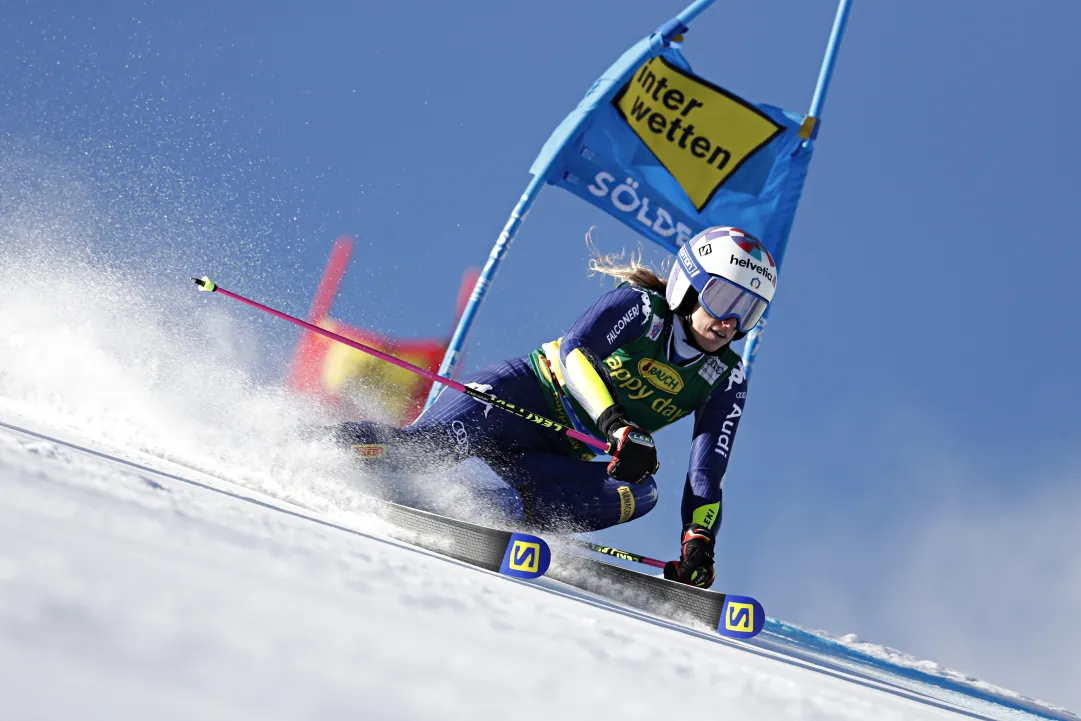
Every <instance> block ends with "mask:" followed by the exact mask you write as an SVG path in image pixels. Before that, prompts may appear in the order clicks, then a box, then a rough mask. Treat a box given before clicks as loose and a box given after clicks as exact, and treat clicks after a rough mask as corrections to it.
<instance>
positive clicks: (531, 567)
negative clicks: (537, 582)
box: [508, 541, 540, 573]
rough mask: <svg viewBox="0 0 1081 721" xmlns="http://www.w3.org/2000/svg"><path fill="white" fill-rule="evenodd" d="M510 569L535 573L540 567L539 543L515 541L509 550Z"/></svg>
mask: <svg viewBox="0 0 1081 721" xmlns="http://www.w3.org/2000/svg"><path fill="white" fill-rule="evenodd" d="M508 565H509V566H510V568H511V570H512V571H523V572H525V573H536V572H537V569H538V568H539V567H540V544H539V543H529V542H527V541H515V542H514V547H513V548H512V549H511V552H510V564H508Z"/></svg>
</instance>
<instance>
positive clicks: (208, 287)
mask: <svg viewBox="0 0 1081 721" xmlns="http://www.w3.org/2000/svg"><path fill="white" fill-rule="evenodd" d="M192 280H193V281H195V285H197V286H199V290H204V291H206V292H208V293H213V292H214V291H215V290H217V289H218V286H217V284H215V283H214V281H212V280H211V279H210V278H209V277H208V276H205V275H204V276H203V277H202V278H192Z"/></svg>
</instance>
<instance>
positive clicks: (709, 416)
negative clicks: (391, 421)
mask: <svg viewBox="0 0 1081 721" xmlns="http://www.w3.org/2000/svg"><path fill="white" fill-rule="evenodd" d="M643 293H644V291H643V290H642V289H640V288H637V287H635V286H626V285H624V286H621V287H620V288H617V289H615V290H613V291H610V292H608V293H605V294H604V295H603V296H601V298H600V299H599V300H598V301H597V302H596V303H595V304H594V305H593V306H592V307H591V308H590V309H589V310H588V311H586V313H585V314H583V315H582V316H581V317H580V318H579V319H578V320H577V321H576V322H575V323H574V324H573V325H572V326H571V328H570V330H569V331H568V332H567V333H566V334H565V335H564V336H563V338H562V340H561V342H560V354H561V356H562V357H564V358H565V357H566V356H567V354H569V353H571V352H573V351H574V350H575V349H582V350H583V351H588V353H589V356H591V357H592V358H605V357H607V356H609V354H611V353H612V352H613V351H615V350H616V349H617V348H619V347H621V346H625V345H626V344H629V343H632V342H634V341H636V340H638V339H639V338H641V337H642V336H643V335H644V334H645V333H655V332H657V329H656V328H652V327H651V326H650V325H649V324H648V323H620V322H619V320H620V319H621V318H625V317H627V316H628V314H630V313H633V314H638V313H639V312H640V309H641V307H642V297H643V295H642V294H643ZM632 308H636V309H639V310H633V311H632ZM676 322H680V320H679V319H678V318H675V319H672V321H671V322H669V323H667V324H666V325H665V326H664V332H665V333H667V334H668V335H669V336H671V335H672V333H673V332H674V329H673V327H672V325H673V323H676ZM665 347H666V348H668V351H667V353H666V360H667V361H669V362H670V363H673V364H675V363H677V362H678V361H677V360H676V359H675V357H674V355H673V353H674V350H673V349H674V345H673V340H672V338H671V337H669V338H668V339H667V341H666V345H665ZM684 362H687V361H686V359H684ZM595 366H596V372H597V374H598V375H600V376H601V377H602V378H603V379H604V380H605V382H610V379H609V378H607V373H606V370H605V367H604V364H603V363H597V364H595ZM463 382H464V383H466V384H467V385H470V386H472V387H474V388H476V389H478V390H481V391H483V392H486V393H490V394H491V395H493V396H495V397H497V398H500V399H502V400H506V401H509V402H511V403H513V404H515V405H517V406H519V407H521V408H526V409H528V410H532V411H534V412H536V413H539V414H541V415H548V413H547V409H548V408H549V400H548V398H547V397H546V390H545V388H544V386H542V384H541V382H540V379H539V378H538V376H537V373H536V372H535V371H534V368H533V366H532V365H531V363H530V360H529V359H528V358H527V357H523V358H515V359H513V360H508V361H503V362H501V363H497V364H495V365H493V366H490V367H488V368H485V369H483V370H480V371H477V372H475V373H473V374H470V375H469V376H467V377H466V378H465V379H464V380H463ZM576 395H577V394H576ZM746 395H747V382H746V377H745V374H744V372H743V368H742V364H740V366H739V367H738V368H736V369H735V370H734V371H733V372H732V373H731V375H730V376H729V377H728V379H727V382H724V381H722V382H721V383H720V384H719V385H717V386H715V387H714V389H713V390H712V392H711V393H710V394H709V396H708V397H707V398H706V399H705V400H704V401H703V402H702V403H701V405H699V407H698V408H696V409H695V410H694V430H693V433H692V440H691V455H690V460H689V464H688V471H687V474H686V478H685V482H684V488H683V503H682V507H681V511H682V516H683V522H684V523H688V522H691V521H692V520H693V521H694V522H696V523H700V524H703V525H706V526H708V527H710V528H712V529H714V530H715V529H716V528H717V527H718V526H719V525H720V519H721V498H722V486H723V480H724V475H725V471H726V470H727V467H728V459H729V457H730V452H731V448H732V443H733V441H734V439H735V434H736V430H737V426H738V422H739V417H740V416H741V415H742V408H743V403H744V399H745V398H746ZM734 407H735V408H734ZM567 410H569V408H568V409H567ZM733 410H735V413H733ZM632 420H634V419H633V418H632ZM338 433H339V437H340V438H341V439H342V440H344V441H345V442H348V443H351V444H354V445H362V444H387V445H388V446H390V447H391V448H392V449H394V448H395V447H400V448H403V449H407V451H406V452H407V453H408V454H409V457H410V460H411V462H415V459H416V457H417V455H423V457H424V459H426V460H430V461H431V462H432V463H444V464H445V463H448V462H449V463H455V462H458V461H462V460H465V459H466V458H469V457H478V458H480V459H482V460H483V461H484V462H486V463H487V464H488V465H489V466H490V467H491V468H492V470H494V471H495V472H496V473H497V474H499V476H500V477H501V478H503V479H504V480H505V481H506V482H507V483H508V484H509V485H510V486H512V487H513V488H514V489H515V490H516V491H517V492H518V493H519V495H520V496H521V498H522V505H523V508H524V511H525V519H524V520H525V521H526V523H527V524H529V525H530V526H533V527H537V528H558V529H561V530H576V531H589V530H599V529H602V528H607V527H610V526H613V525H616V524H617V523H623V522H626V521H630V520H633V519H635V518H639V517H641V516H643V515H645V514H646V513H648V512H649V511H650V510H652V509H653V507H654V506H655V505H656V503H657V484H656V481H655V479H654V478H653V477H650V478H648V479H647V480H646V481H644V482H643V483H639V484H627V483H624V482H620V481H616V480H613V479H612V478H610V477H609V476H608V473H607V463H605V462H598V461H588V460H582V459H581V457H580V455H579V454H578V453H576V451H575V450H574V449H573V448H572V445H571V443H570V442H569V441H568V439H567V438H566V436H564V435H562V434H559V433H554V432H552V431H551V430H550V429H546V428H544V427H542V426H538V425H537V424H536V423H533V422H531V421H528V420H525V419H524V418H520V417H518V416H516V415H514V414H512V413H507V412H505V411H502V410H500V409H498V408H493V407H491V406H490V405H488V404H485V403H482V402H480V401H477V400H474V399H473V398H470V397H469V396H467V395H465V394H462V393H457V392H455V391H453V390H449V389H444V391H443V392H442V393H441V394H440V395H439V397H438V398H437V399H436V401H435V403H433V404H432V405H431V406H430V407H429V408H428V409H427V410H425V411H424V412H423V413H422V414H421V415H420V417H419V418H417V419H416V421H414V422H413V423H412V424H410V425H408V426H406V427H404V428H400V429H397V428H391V427H388V426H384V425H380V424H376V423H372V422H368V421H358V422H350V423H345V424H342V426H340V428H339V431H338ZM391 453H393V450H392V451H391Z"/></svg>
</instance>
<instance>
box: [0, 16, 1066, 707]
mask: <svg viewBox="0 0 1081 721" xmlns="http://www.w3.org/2000/svg"><path fill="white" fill-rule="evenodd" d="M99 5H100V4H97V3H95V4H88V3H76V2H51V1H49V0H34V1H33V2H29V1H28V2H23V3H14V2H13V3H9V9H8V11H7V12H6V13H5V17H4V18H3V20H0V77H2V79H3V82H2V83H0V143H2V147H3V151H4V158H5V161H4V162H5V172H4V174H3V175H2V176H0V177H2V178H3V182H4V185H5V186H6V187H0V191H3V193H2V194H3V195H4V196H5V197H4V199H3V200H2V201H0V202H2V203H5V204H8V205H7V207H11V204H12V203H14V202H15V201H17V200H18V199H20V198H22V199H25V198H27V197H30V196H40V197H51V198H53V199H54V200H53V202H54V205H53V206H51V207H54V208H62V207H64V206H65V204H68V203H70V204H71V205H72V207H76V205H77V203H75V200H73V199H72V197H71V195H70V193H69V192H68V191H66V190H65V188H67V187H69V186H71V185H72V184H74V185H78V187H79V188H80V189H81V190H80V191H79V192H80V193H81V194H83V195H89V201H88V202H89V203H90V204H91V205H92V207H93V208H94V209H95V210H94V212H93V213H91V214H89V215H87V214H83V216H84V217H81V218H80V220H79V222H80V223H81V224H82V226H81V227H84V228H88V229H90V231H91V232H89V233H88V235H87V238H89V240H87V239H86V238H84V239H83V241H82V242H81V243H80V242H74V243H73V244H72V246H71V247H70V248H68V250H70V251H71V252H77V253H89V254H92V255H99V256H105V257H108V258H110V259H111V260H112V261H113V262H117V263H122V264H126V265H127V266H128V267H130V268H131V269H132V270H133V271H134V272H136V273H137V274H138V275H139V276H140V277H142V278H146V279H148V280H151V281H152V282H154V283H156V284H157V285H158V287H159V289H160V290H161V292H162V293H164V294H165V295H166V296H167V295H168V294H169V293H171V292H175V293H177V294H181V293H190V292H191V291H190V285H189V284H188V281H187V280H186V278H187V276H188V275H191V274H199V275H202V274H203V273H209V274H211V275H212V276H214V277H215V278H216V279H217V280H219V282H221V283H222V284H223V285H226V286H227V287H230V288H232V289H234V290H237V291H238V292H244V293H249V294H252V295H254V296H256V297H259V298H261V299H263V300H266V301H268V302H273V303H274V304H276V305H278V306H279V307H282V308H283V309H286V310H290V311H292V312H294V313H300V314H302V313H303V312H304V311H305V310H306V308H307V303H308V299H309V298H310V295H311V293H312V291H313V290H314V288H315V285H316V283H317V280H318V277H319V273H320V272H321V269H322V264H323V262H324V260H325V256H326V253H327V251H328V250H329V247H330V244H331V242H332V241H333V239H334V238H335V237H336V236H337V235H339V234H343V233H345V234H350V235H353V236H355V237H356V238H357V241H358V252H357V253H356V254H355V256H354V260H353V264H352V266H351V268H350V270H349V273H348V275H347V277H346V281H345V283H344V285H343V288H342V294H341V296H340V298H339V300H338V302H337V304H336V305H335V310H334V313H335V315H336V316H337V317H339V318H341V319H342V320H345V321H348V322H350V323H353V324H356V325H360V326H367V327H372V328H375V329H378V330H381V331H384V332H387V333H391V334H395V335H402V336H413V337H430V336H438V335H443V334H446V333H449V331H450V321H451V319H450V313H449V312H448V308H449V305H450V303H451V302H452V299H453V296H454V293H455V291H456V289H457V286H458V282H459V278H460V273H461V271H462V270H464V269H465V267H466V266H468V265H479V264H482V263H483V262H484V260H485V258H486V257H487V253H488V250H489V248H490V246H491V244H492V243H493V241H494V240H495V238H496V236H497V235H498V233H499V231H500V229H501V228H502V226H503V224H504V222H505V220H506V216H507V214H508V212H509V211H510V209H511V207H512V206H513V204H514V203H515V201H516V200H517V198H518V196H519V195H520V193H521V191H522V189H523V188H524V187H525V185H526V183H527V182H528V180H529V176H528V173H527V169H528V167H529V164H530V162H531V161H532V159H533V157H534V156H535V154H536V153H537V151H538V150H539V149H540V147H541V145H542V144H543V142H544V140H545V139H546V138H547V136H548V133H549V132H550V131H551V130H552V129H553V128H554V127H555V125H556V124H557V123H558V122H559V120H560V119H561V118H562V117H563V116H564V115H565V114H566V113H567V112H568V111H569V110H570V109H571V108H572V107H573V106H574V105H575V103H576V102H577V101H578V99H579V98H580V97H581V95H582V94H583V93H584V91H585V90H586V89H587V88H588V87H589V85H590V84H591V83H592V81H593V80H594V79H595V77H596V76H597V75H598V74H599V73H600V72H601V71H602V70H603V69H604V68H605V67H607V66H608V65H609V64H610V63H611V61H612V60H614V59H615V58H616V57H617V56H618V55H619V54H620V53H621V52H622V51H623V50H624V49H625V48H626V47H628V46H629V45H631V44H632V43H633V42H634V41H636V40H637V39H639V38H640V37H642V36H643V35H645V34H647V33H648V32H649V31H651V30H652V29H654V28H655V27H656V26H657V25H658V24H659V23H660V22H662V21H663V20H665V19H667V18H668V17H670V16H671V15H673V14H675V13H676V12H678V11H679V10H680V9H681V3H679V2H675V3H669V2H650V3H645V2H640V3H626V2H618V1H617V0H591V1H590V2H569V1H564V0H550V1H549V2H546V3H491V2H459V3H416V2H410V3H393V4H374V3H364V2H360V3H357V2H351V3H346V2H319V1H316V2H309V3H304V4H293V3H283V2H275V1H273V0H272V1H271V2H263V3H249V2H229V3H224V4H223V3H219V2H205V1H201V0H196V1H195V2H188V3H182V4H175V3H164V2H127V1H126V0H121V1H119V2H114V3H110V4H109V5H108V7H100V6H99ZM833 11H834V5H833V4H832V2H826V1H824V0H823V1H817V0H816V1H813V2H799V3H793V2H781V1H780V0H761V1H758V2H746V1H740V2H731V3H718V6H717V7H714V8H713V9H711V10H710V11H709V12H707V13H706V14H705V15H704V16H703V17H702V18H700V19H699V20H698V21H696V23H695V24H694V26H693V28H692V30H691V32H690V33H689V34H688V36H687V43H686V46H685V53H686V55H687V57H688V59H689V60H690V61H691V63H692V64H693V66H694V68H695V70H696V71H697V72H698V73H700V74H701V75H703V76H705V77H706V78H708V79H710V80H712V81H714V82H716V83H718V84H721V85H723V86H724V87H726V88H728V89H730V90H732V91H734V92H736V93H738V94H741V95H743V96H744V97H747V98H749V99H752V100H757V101H762V102H769V103H771V104H775V105H780V106H783V107H786V108H789V109H793V110H798V111H804V110H806V108H807V107H808V105H809V103H810V98H811V93H812V90H813V87H814V81H815V78H816V76H817V70H818V66H819V62H820V58H821V53H822V50H823V48H824V45H825V42H826V38H827V37H828V33H829V28H830V25H831V23H832V17H833ZM1078 22H1081V7H1078V6H1077V5H1076V4H1070V3H1007V2H992V3H983V4H979V5H975V4H966V3H953V4H942V3H931V2H908V3H875V2H866V3H859V2H857V3H856V7H855V8H854V10H853V12H852V17H851V21H850V27H849V32H848V34H847V36H846V38H845V42H844V45H843V47H842V50H841V58H840V63H839V66H838V70H837V73H836V76H835V79H834V84H833V87H832V89H831V93H830V97H829V100H828V103H827V106H826V112H825V116H824V120H823V126H822V129H821V133H820V136H819V143H818V147H817V151H816V157H815V161H814V163H813V164H812V167H811V173H810V177H809V180H808V183H807V187H806V190H805V192H804V196H803V201H802V204H801V207H800V210H799V213H798V215H797V218H796V223H795V227H794V229H793V233H792V238H791V243H790V245H789V249H788V254H787V256H786V259H785V265H784V269H783V273H782V274H781V278H780V285H779V289H780V290H779V293H778V295H777V299H776V303H775V308H774V310H773V314H772V321H771V325H770V330H769V333H768V335H767V336H766V337H765V340H764V344H763V347H762V350H761V352H760V354H759V361H758V364H757V366H756V369H755V375H754V379H753V383H752V387H751V393H750V398H749V400H748V408H747V414H746V417H745V418H744V420H743V423H742V426H741V429H740V434H739V438H738V440H737V443H736V452H735V454H734V457H733V464H732V466H731V470H730V473H729V477H728V480H727V483H726V489H727V491H726V503H725V521H724V526H723V530H722V531H721V540H720V548H719V564H718V567H719V573H720V580H719V584H718V585H719V586H721V587H722V588H725V589H730V590H734V591H736V592H740V593H750V594H752V595H755V596H757V597H759V598H761V599H762V600H763V602H764V603H765V604H766V607H767V609H768V610H769V611H770V613H771V615H774V616H778V617H781V618H784V619H786V620H791V621H793V622H796V623H800V624H802V625H807V626H812V627H818V628H824V629H827V630H830V631H833V632H837V633H842V632H847V631H853V632H856V633H858V634H860V636H861V637H864V638H866V639H868V640H871V641H876V642H880V643H885V644H888V645H891V646H896V647H899V648H902V649H904V650H906V651H910V652H912V653H914V654H916V655H920V656H923V657H930V658H934V659H935V660H938V661H941V662H942V663H944V664H947V665H952V666H955V667H958V668H960V669H962V670H964V671H966V672H968V673H971V674H974V675H977V676H982V677H986V678H987V679H988V680H990V681H993V682H998V683H1001V684H1004V685H1007V686H1012V687H1015V688H1017V689H1018V690H1021V691H1023V692H1026V693H1029V694H1031V695H1036V696H1042V697H1045V698H1047V700H1050V701H1057V702H1059V703H1064V704H1067V705H1069V706H1072V707H1073V708H1074V709H1077V708H1081V696H1078V692H1077V690H1076V689H1075V688H1074V687H1073V686H1072V685H1071V683H1070V678H1071V676H1070V671H1069V668H1070V666H1071V665H1073V667H1074V668H1076V666H1077V665H1078V664H1079V663H1081V659H1079V657H1078V652H1077V648H1079V647H1081V623H1079V622H1078V621H1077V620H1076V619H1075V618H1074V614H1075V612H1076V609H1077V608H1078V605H1079V603H1081V561H1079V560H1078V554H1077V551H1076V549H1077V548H1079V547H1081V537H1079V534H1078V530H1077V528H1076V523H1075V520H1076V518H1077V517H1078V516H1079V515H1081V491H1079V484H1078V479H1079V476H1081V454H1079V452H1078V451H1077V441H1078V439H1079V438H1081V417H1079V413H1081V411H1079V410H1078V399H1079V398H1081V387H1079V382H1078V378H1077V373H1076V370H1075V368H1076V361H1075V358H1076V355H1077V353H1078V351H1079V342H1078V332H1077V327H1078V326H1077V321H1076V314H1077V311H1078V309H1079V303H1078V301H1077V299H1076V296H1075V293H1074V284H1073V283H1072V282H1071V281H1072V276H1073V270H1074V268H1076V267H1077V264H1078V263H1079V261H1081V250H1079V249H1078V245H1077V244H1076V243H1075V242H1074V240H1075V238H1076V232H1077V231H1076V220H1075V212H1074V208H1075V205H1076V198H1077V191H1078V184H1077V181H1076V180H1075V179H1074V178H1073V175H1072V171H1073V169H1074V168H1075V167H1077V165H1078V164H1079V161H1081V158H1079V154H1081V149H1079V147H1078V144H1077V143H1075V142H1073V141H1072V140H1071V139H1070V136H1069V135H1068V130H1067V128H1068V125H1067V124H1068V122H1069V120H1070V119H1071V118H1073V117H1075V116H1076V115H1077V114H1078V111H1079V110H1081V108H1079V107H1078V100H1077V96H1076V93H1075V92H1074V85H1075V84H1076V83H1075V82H1074V78H1073V74H1074V71H1075V70H1076V68H1077V67H1081V58H1079V57H1078V51H1077V49H1076V43H1075V38H1074V35H1073V28H1075V27H1076V26H1077V24H1078ZM85 200H86V198H85V197H81V198H80V202H82V201H85ZM46 207H49V206H46ZM79 207H82V206H79ZM48 215H49V213H47V212H45V213H42V214H41V217H40V218H39V220H40V222H41V223H46V224H47V223H48V222H50V218H49V217H48ZM591 226H595V230H594V236H595V238H596V240H597V242H598V245H599V246H600V248H601V249H602V250H604V251H614V250H619V249H621V248H624V247H627V248H631V249H633V248H636V247H637V246H638V244H639V240H638V238H637V237H635V236H633V235H632V234H631V233H630V231H629V230H627V229H625V228H624V227H622V226H621V225H619V224H618V223H617V222H615V221H614V220H611V219H609V218H607V217H604V216H602V215H600V214H599V212H598V211H596V210H594V209H593V208H591V207H589V206H587V205H586V204H584V203H582V202H581V201H580V200H578V199H576V198H573V197H571V196H570V195H569V194H565V193H561V192H560V191H558V190H555V189H552V188H549V189H548V190H546V191H545V192H544V193H543V194H542V196H541V197H540V199H539V200H538V202H537V204H536V205H535V206H534V208H533V211H532V213H531V215H530V217H529V219H528V221H527V222H526V224H525V226H524V228H523V230H522V232H521V233H520V234H519V236H518V237H517V239H516V240H515V242H514V245H513V247H512V249H511V252H510V254H509V255H508V257H507V260H506V262H505V263H504V265H503V267H502V269H501V271H500V274H499V276H498V278H497V281H496V283H495V287H494V290H493V291H492V292H491V294H490V296H489V298H488V300H487V302H486V304H485V306H484V308H483V310H482V312H481V315H480V317H479V320H478V324H477V326H476V328H475V331H474V333H473V336H472V339H471V343H470V346H469V357H468V360H467V363H468V366H469V367H470V368H476V367H479V366H481V365H484V364H487V363H489V362H493V361H496V360H499V359H502V358H506V357H512V356H516V355H522V354H525V353H527V352H528V351H529V350H531V349H532V348H533V347H535V346H536V345H538V344H539V343H541V342H543V341H546V340H550V339H552V338H554V337H556V336H558V335H559V334H560V333H561V332H562V331H563V330H565V329H566V328H567V327H569V325H570V324H571V323H572V322H573V320H574V319H575V317H576V316H577V315H578V313H580V312H581V311H582V310H583V309H584V308H585V307H586V306H587V305H588V304H589V303H590V302H591V300H592V299H593V298H594V297H595V296H596V295H597V294H599V293H600V292H601V291H602V290H603V289H604V288H606V287H608V286H606V285H602V284H601V282H600V281H599V280H598V279H596V278H589V277H587V276H586V273H585V264H586V261H587V251H586V248H585V245H584V243H583V236H584V234H585V232H586V231H587V230H588V229H589V228H590V227H591ZM645 252H646V256H647V258H649V259H652V260H653V261H659V260H660V259H661V257H662V255H661V253H660V252H659V251H656V250H653V249H652V248H645ZM238 317H240V318H245V319H246V320H250V323H251V325H252V327H253V328H255V329H256V330H257V331H258V334H259V335H258V337H259V338H260V339H261V342H262V343H263V344H264V346H263V348H262V349H261V351H262V360H261V364H262V368H263V370H264V372H265V373H266V374H267V375H268V376H270V377H273V376H275V375H276V374H278V373H279V372H280V371H281V369H282V368H283V365H284V363H285V361H286V359H287V358H288V356H289V353H290V352H291V350H292V345H293V343H294V342H295V339H296V334H295V333H294V332H293V331H292V330H291V329H290V328H289V327H287V326H284V324H281V323H279V322H278V321H273V320H271V319H264V318H255V317H250V316H245V315H240V314H238ZM689 433H690V428H689V426H685V425H677V426H675V427H673V428H672V429H670V430H668V431H665V432H664V433H662V434H661V435H660V436H659V442H660V443H661V445H662V463H663V469H662V475H661V477H660V479H659V480H660V483H661V487H662V494H663V495H662V502H661V504H660V505H659V506H658V508H657V509H656V510H655V511H654V512H653V513H652V514H650V516H647V517H646V518H644V519H642V520H641V521H639V522H636V523H635V524H632V525H630V526H626V527H622V528H618V529H615V530H613V531H611V532H609V533H607V534H605V536H604V538H606V539H607V540H608V541H609V542H611V543H613V544H620V545H624V546H626V547H627V548H630V549H631V550H635V551H638V552H641V553H647V554H651V555H657V556H662V557H670V556H672V555H673V554H674V553H675V552H676V545H677V534H678V530H679V529H678V508H679V494H680V490H681V488H682V480H683V471H684V464H685V459H686V444H687V442H688V436H689ZM1021 618H1023V619H1024V622H1023V623H1020V624H1019V623H1018V621H1019V619H1021ZM1022 658H1023V659H1031V663H1026V664H1021V663H1019V659H1022Z"/></svg>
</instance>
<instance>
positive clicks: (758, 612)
mask: <svg viewBox="0 0 1081 721" xmlns="http://www.w3.org/2000/svg"><path fill="white" fill-rule="evenodd" d="M765 625H766V610H765V609H764V608H762V604H761V603H759V602H758V601H756V600H754V599H753V598H751V597H750V596H732V595H729V596H726V597H725V599H724V607H723V608H722V609H721V620H720V621H719V622H718V623H717V633H719V634H721V635H722V636H727V637H728V638H753V637H755V636H757V635H758V634H759V633H760V632H761V631H762V628H763V627H764V626H765Z"/></svg>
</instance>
